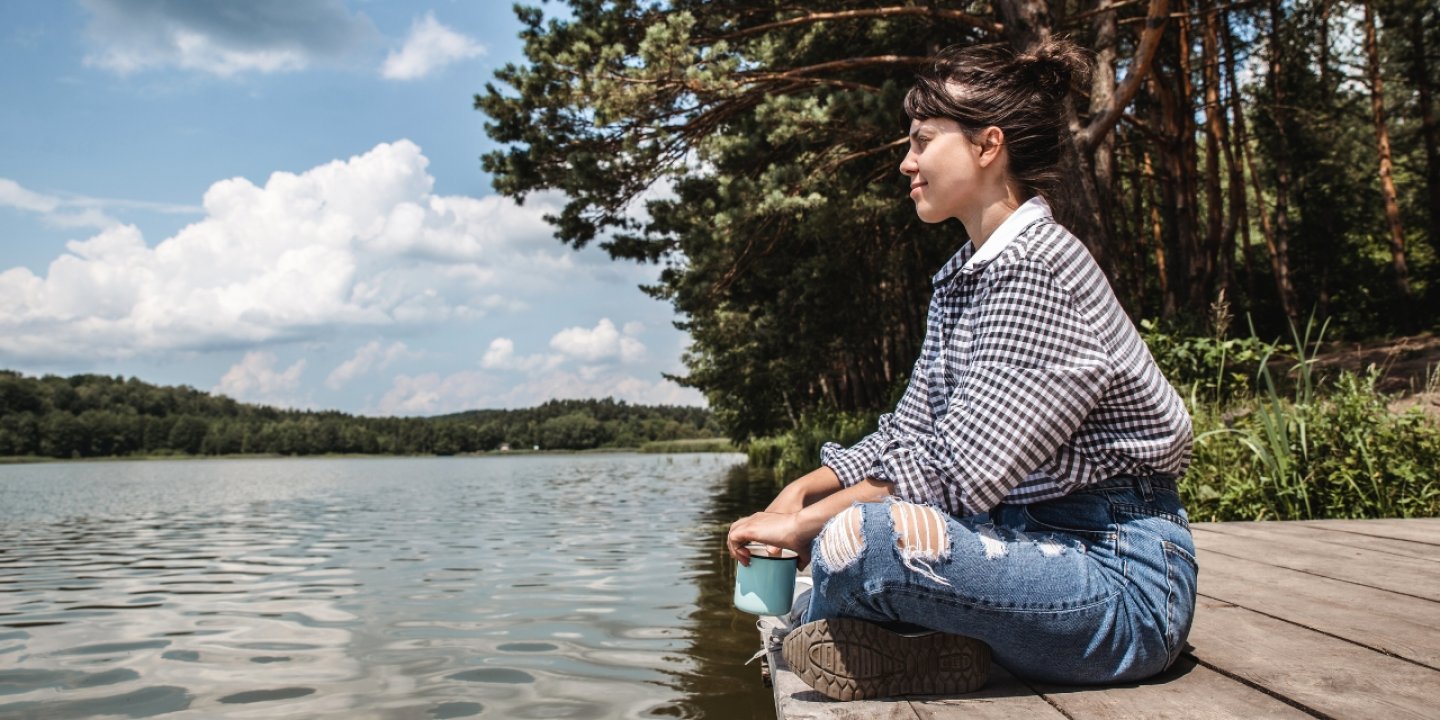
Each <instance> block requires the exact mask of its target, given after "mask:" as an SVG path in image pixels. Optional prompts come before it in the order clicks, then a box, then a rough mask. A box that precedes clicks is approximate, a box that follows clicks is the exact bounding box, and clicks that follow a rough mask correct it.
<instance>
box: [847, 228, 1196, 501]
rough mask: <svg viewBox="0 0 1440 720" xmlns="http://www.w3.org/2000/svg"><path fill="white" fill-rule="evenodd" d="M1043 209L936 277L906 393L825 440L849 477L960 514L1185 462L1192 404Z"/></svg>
mask: <svg viewBox="0 0 1440 720" xmlns="http://www.w3.org/2000/svg"><path fill="white" fill-rule="evenodd" d="M1040 207H1041V208H1042V209H1044V210H1045V212H1043V213H1040V214H1039V215H1038V216H1037V217H1038V219H1035V220H1034V221H1033V222H1029V223H1028V224H1027V225H1026V226H1025V227H1024V228H1022V229H1020V230H1019V232H1018V234H1017V235H1015V236H1014V238H1013V239H1008V242H1007V243H1006V245H1005V247H1004V248H1003V249H1002V250H1001V251H1000V253H999V254H998V256H997V257H994V258H993V259H989V261H988V262H984V261H980V260H982V258H977V261H979V262H975V263H971V264H969V265H967V264H966V261H967V260H969V259H970V257H971V256H972V255H973V254H974V249H973V247H972V246H971V245H970V244H968V243H967V244H966V245H965V247H964V248H962V249H961V250H960V252H959V253H956V255H955V256H954V257H953V258H951V259H950V261H949V262H947V263H946V264H945V267H943V268H941V270H940V272H939V273H937V274H936V275H935V278H934V285H935V293H934V296H933V297H932V298H931V301H930V310H929V317H928V319H927V321H926V333H925V342H924V345H923V347H922V348H921V352H920V359H919V360H918V361H917V362H916V363H915V369H914V371H913V372H912V373H911V376H910V385H909V386H908V387H907V388H906V390H905V395H904V397H902V398H901V400H900V404H899V405H898V406H896V408H895V411H894V412H893V413H887V414H886V415H883V416H881V418H880V424H879V428H878V430H876V432H874V433H872V434H871V435H870V436H868V437H866V438H865V439H864V440H861V441H860V442H859V443H856V444H855V445H854V446H852V447H850V448H848V449H846V448H841V447H840V446H839V445H837V444H835V443H827V444H826V445H825V447H823V448H822V449H821V462H822V463H823V464H825V465H827V466H829V467H830V468H831V469H833V470H834V471H835V473H836V474H837V475H838V476H839V477H840V481H841V483H842V484H844V485H845V486H847V487H848V486H850V485H853V484H855V483H857V482H860V481H861V480H863V479H864V478H866V477H872V478H875V479H877V480H882V481H886V482H893V483H895V494H896V495H898V496H899V497H901V498H903V499H906V500H910V501H913V502H921V503H928V504H933V505H936V506H938V507H940V508H941V509H943V510H945V511H946V512H948V513H951V514H952V515H960V516H964V515H973V514H976V513H980V512H984V511H987V510H989V509H991V508H992V507H994V506H995V505H996V504H998V503H1000V502H1001V501H1004V502H1009V503H1019V504H1023V503H1033V502H1038V501H1041V500H1048V499H1051V498H1056V497H1060V496H1062V495H1066V494H1068V493H1070V492H1073V491H1075V490H1078V489H1080V488H1083V487H1085V486H1087V485H1090V484H1093V483H1097V482H1100V481H1102V480H1106V479H1109V478H1111V477H1113V476H1115V475H1120V474H1156V473H1166V474H1174V475H1179V474H1181V473H1183V472H1184V471H1185V468H1186V466H1187V465H1188V464H1189V461H1190V441H1191V427H1190V416H1189V414H1188V413H1187V412H1186V410H1185V404H1184V402H1182V401H1181V399H1180V396H1179V395H1178V394H1177V393H1176V392H1175V390H1174V388H1172V387H1171V386H1170V383H1168V382H1166V380H1165V378H1164V377H1163V376H1162V375H1161V374H1160V370H1159V369H1158V368H1157V367H1156V366H1155V361H1154V359H1153V358H1151V356H1150V351H1149V349H1148V348H1146V347H1145V343H1144V342H1143V341H1142V340H1141V339H1140V336H1139V334H1138V333H1137V332H1136V330H1135V326H1134V325H1133V324H1132V323H1131V322H1130V318H1129V317H1128V316H1126V314H1125V311H1124V310H1123V309H1122V308H1121V307H1120V303H1119V302H1118V301H1117V300H1116V298H1115V294H1114V293H1113V292H1112V291H1111V289H1110V284H1109V282H1107V281H1106V279H1105V275H1104V274H1103V273H1102V272H1101V271H1100V268H1099V266H1097V265H1096V264H1095V261H1094V259H1093V258H1091V256H1090V253H1089V252H1088V251H1087V250H1086V249H1085V247H1084V246H1083V245H1081V244H1080V241H1079V240H1078V239H1076V237H1075V236H1074V235H1072V234H1070V232H1069V231H1067V230H1066V229H1065V228H1064V227H1062V226H1061V225H1059V224H1058V223H1056V222H1055V221H1054V220H1053V219H1051V218H1050V217H1049V212H1048V207H1047V206H1044V204H1043V202H1041V203H1040ZM1005 229H1006V228H1004V227H1003V226H1002V228H1001V230H1005ZM1012 232H1013V231H1012ZM998 233H999V231H997V234H998ZM997 240H1004V239H1002V238H997V237H993V236H992V237H991V238H990V241H989V242H995V241H997ZM987 245H988V243H987ZM985 254H986V255H989V253H985Z"/></svg>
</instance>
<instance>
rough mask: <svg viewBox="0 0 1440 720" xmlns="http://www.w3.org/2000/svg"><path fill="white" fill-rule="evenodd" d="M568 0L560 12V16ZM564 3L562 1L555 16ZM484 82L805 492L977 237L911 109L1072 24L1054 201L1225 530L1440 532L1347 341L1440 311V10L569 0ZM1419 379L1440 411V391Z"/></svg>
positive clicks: (559, 230)
mask: <svg viewBox="0 0 1440 720" xmlns="http://www.w3.org/2000/svg"><path fill="white" fill-rule="evenodd" d="M557 5H563V7H560V8H556V6H557ZM547 12H548V13H549V14H548V16H547ZM516 13H517V14H518V16H519V18H520V20H521V21H522V23H523V24H524V27H525V29H524V30H523V31H522V33H521V38H522V40H523V42H524V52H525V56H526V61H525V62H523V63H519V64H511V65H507V66H506V67H503V68H501V69H499V70H498V71H496V73H495V75H494V78H493V79H492V80H491V81H490V82H489V83H487V84H486V85H485V86H484V88H483V89H482V90H481V91H480V92H478V93H477V94H476V95H475V108H476V109H477V110H479V111H480V112H482V113H483V114H484V118H485V119H484V123H485V129H486V131H487V133H488V134H489V136H490V137H491V139H493V140H494V141H496V142H497V143H498V144H499V147H498V148H497V149H496V150H493V151H491V152H489V153H487V154H486V155H484V156H483V157H482V163H483V166H484V169H485V170H486V171H487V172H489V173H490V174H491V176H492V178H493V183H494V186H495V188H496V190H497V191H499V192H501V193H503V194H505V195H508V196H511V197H514V198H516V199H519V200H524V199H525V198H526V197H527V196H529V195H531V194H534V193H540V192H558V193H561V194H563V196H564V197H565V199H566V204H565V205H564V207H563V209H562V210H561V211H560V212H558V213H556V214H555V215H553V216H551V217H549V218H547V219H548V220H549V221H550V222H551V224H552V225H553V227H554V232H555V236H556V238H557V240H558V241H560V242H564V243H567V244H569V245H571V246H573V247H577V248H579V247H584V246H587V245H589V244H591V243H595V244H598V245H599V246H600V247H601V248H603V249H604V250H606V251H608V253H609V254H610V255H611V257H612V258H614V259H616V260H617V261H630V262H640V263H650V264H656V265H658V266H659V267H660V269H661V276H660V280H659V282H657V283H655V284H654V285H652V286H648V287H646V288H645V290H646V291H647V292H649V293H650V294H652V295H653V296H654V297H656V298H658V299H660V300H662V301H665V302H668V303H670V304H671V305H672V306H673V308H674V310H675V312H676V315H677V318H678V320H677V324H678V325H679V326H680V327H682V328H683V329H685V330H687V331H688V332H689V333H690V336H691V338H692V341H693V343H692V345H691V346H690V349H689V351H688V353H687V354H686V356H685V358H684V360H685V365H686V372H685V373H684V374H683V375H681V376H679V377H677V378H676V380H677V381H679V382H681V383H682V384H685V385H688V386H690V387H694V388H696V389H698V390H700V391H701V392H703V393H704V394H705V396H706V398H707V400H708V402H709V405H710V408H711V409H712V410H713V412H714V413H715V417H716V421H717V423H718V424H719V426H720V427H721V428H723V430H724V432H725V434H727V435H728V436H729V437H730V438H731V439H732V440H734V441H735V442H737V443H741V444H744V445H746V446H747V447H748V448H749V451H750V454H751V458H752V460H753V461H755V462H756V463H757V464H759V465H765V466H777V467H778V468H779V473H778V474H779V475H780V476H781V477H782V478H784V477H793V476H794V475H795V474H796V473H798V472H803V471H804V470H806V469H809V468H812V467H814V464H815V463H816V462H817V460H818V455H817V453H816V452H815V450H816V449H817V448H818V446H819V443H820V442H821V441H824V440H838V441H842V442H846V441H853V440H855V439H858V437H860V436H862V435H863V434H865V433H867V432H869V431H870V430H872V429H873V428H874V427H875V419H876V417H877V416H878V415H879V414H880V413H882V412H885V411H888V410H889V409H891V408H892V407H893V406H894V404H895V402H896V400H897V399H898V398H899V395H900V392H901V391H902V390H903V388H904V385H905V383H906V381H907V378H908V374H909V371H910V368H911V364H912V363H913V361H914V359H915V357H916V355H917V352H918V349H919V347H920V343H921V340H922V334H923V331H924V327H925V325H924V320H925V315H924V314H925V309H926V306H927V303H928V300H929V296H930V278H931V275H932V274H933V273H934V271H935V270H936V269H938V268H939V267H940V266H941V265H942V264H943V263H944V262H945V260H946V259H947V258H948V257H950V256H951V255H952V254H953V253H955V252H956V250H958V249H959V248H960V247H961V246H962V245H963V244H964V242H965V241H966V238H965V236H964V229H963V227H961V226H960V225H959V224H958V223H948V224H941V225H926V224H924V223H922V222H920V221H919V220H918V219H917V218H916V217H915V213H914V211H913V209H912V207H911V204H910V203H909V202H908V201H907V200H906V199H905V197H906V191H907V183H908V181H907V179H906V178H904V177H903V176H902V175H901V174H900V173H899V170H898V166H899V163H900V160H901V158H902V157H903V155H904V153H905V149H906V145H907V140H908V139H907V137H906V130H907V127H908V119H907V118H906V117H905V115H904V113H903V110H902V98H903V97H904V95H905V92H906V91H907V90H908V89H909V88H910V86H911V85H912V82H913V78H914V76H915V71H916V70H917V69H918V68H921V67H924V66H925V65H926V64H927V63H930V62H932V61H933V58H934V57H935V56H936V55H937V53H939V52H940V51H941V50H942V49H943V48H946V47H948V46H952V45H984V44H1002V45H1008V46H1010V47H1012V48H1014V49H1015V50H1017V51H1019V52H1026V51H1027V50H1028V49H1030V48H1033V47H1035V46H1036V45H1038V44H1039V43H1041V42H1044V41H1046V40H1047V39H1049V38H1054V37H1064V38H1068V39H1070V40H1071V41H1072V42H1074V43H1076V44H1078V45H1080V46H1082V47H1083V48H1085V49H1086V50H1087V51H1088V52H1089V53H1090V54H1091V55H1092V56H1093V58H1094V66H1095V72H1094V74H1093V77H1092V78H1091V79H1090V80H1089V81H1088V82H1087V83H1086V84H1084V85H1083V86H1082V85H1078V84H1077V85H1076V86H1074V87H1072V88H1071V93H1070V96H1069V98H1068V99H1067V101H1066V103H1065V107H1064V113H1065V120H1066V121H1067V126H1068V132H1067V133H1066V135H1065V137H1064V138H1062V149H1063V150H1062V151H1063V154H1064V159H1063V170H1064V177H1065V180H1064V182H1063V183H1062V185H1061V187H1060V188H1059V189H1058V190H1057V191H1055V192H1052V193H1049V194H1048V195H1047V199H1048V200H1049V201H1050V203H1051V205H1052V207H1054V208H1055V211H1056V215H1057V218H1058V219H1059V220H1060V221H1061V222H1063V223H1064V224H1065V225H1067V226H1068V227H1069V228H1071V229H1072V230H1074V231H1075V233H1076V235H1077V236H1079V237H1080V238H1081V239H1082V241H1084V242H1085V243H1086V245H1087V247H1088V248H1089V250H1090V251H1091V253H1092V254H1093V255H1094V256H1095V258H1096V259H1097V261H1098V262H1099V264H1100V265H1101V267H1102V268H1103V269H1104V270H1105V272H1106V274H1107V276H1108V277H1109V279H1110V282H1111V285H1112V286H1113V287H1114V289H1115V291H1116V293H1117V295H1118V296H1119V297H1120V298H1121V301H1122V303H1123V304H1124V305H1125V307H1126V309H1127V311H1128V312H1129V314H1130V316H1131V319H1132V320H1133V321H1134V322H1135V323H1136V325H1137V326H1139V327H1140V328H1141V329H1142V333H1143V334H1144V336H1145V339H1146V341H1147V342H1148V343H1149V344H1150V347H1151V350H1152V353H1154V354H1155V355H1156V359H1157V360H1158V361H1159V362H1160V364H1161V366H1162V368H1164V369H1165V370H1166V371H1167V376H1168V377H1169V378H1170V380H1171V382H1172V383H1173V384H1174V385H1176V387H1177V388H1178V389H1180V390H1181V392H1182V394H1183V395H1185V397H1186V398H1187V400H1188V402H1189V404H1190V410H1191V414H1192V416H1193V417H1194V419H1195V423H1196V440H1195V459H1194V463H1193V464H1192V466H1191V471H1190V473H1189V474H1188V475H1187V478H1186V482H1187V487H1186V488H1185V490H1186V493H1187V495H1188V496H1189V500H1190V502H1191V504H1192V505H1191V507H1192V508H1193V510H1194V514H1195V515H1196V516H1198V517H1201V518H1204V519H1228V518H1248V519H1259V518H1265V517H1272V518H1273V517H1277V516H1278V517H1319V516H1331V517H1360V516H1376V515H1410V514H1436V513H1440V471H1437V470H1436V468H1437V467H1440V425H1437V424H1436V422H1435V421H1434V419H1433V418H1429V417H1427V416H1425V415H1424V414H1423V412H1421V411H1419V410H1415V411H1408V410H1407V411H1397V410H1392V408H1391V401H1392V399H1393V398H1391V397H1390V396H1389V394H1388V391H1382V387H1383V386H1384V385H1385V383H1382V382H1381V379H1382V378H1381V377H1380V376H1381V374H1383V372H1384V370H1385V368H1383V367H1379V368H1373V369H1366V368H1359V369H1355V370H1351V371H1346V372H1339V373H1321V372H1315V369H1316V366H1315V363H1316V361H1317V354H1318V353H1320V352H1321V351H1322V349H1323V343H1322V340H1324V341H1330V342H1332V343H1333V342H1336V341H1344V342H1348V343H1379V342H1387V341H1394V340H1396V339H1397V338H1405V337H1430V336H1433V333H1434V331H1435V329H1436V326H1437V320H1436V318H1437V317H1440V313H1437V309H1440V122H1437V119H1436V108H1435V103H1436V99H1435V88H1436V83H1437V77H1436V67H1437V62H1436V58H1437V54H1440V4H1437V3H1435V2H1425V1H1421V0H968V1H960V2H947V3H938V2H921V1H909V0H889V1H887V0H864V1H862V0H838V1H834V2H827V3H823V4H799V3H790V2H777V1H763V0H669V1H668V2H648V1H641V0H568V1H567V2H564V3H552V4H547V5H546V6H545V7H544V8H527V7H517V8H516ZM1412 385H1414V386H1412V387H1411V388H1410V390H1411V391H1416V392H1428V393H1429V396H1430V397H1432V398H1440V394H1437V391H1440V371H1435V372H1432V373H1431V374H1430V375H1429V377H1428V378H1420V379H1419V380H1418V381H1417V382H1416V383H1413V384H1412Z"/></svg>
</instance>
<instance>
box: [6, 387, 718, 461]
mask: <svg viewBox="0 0 1440 720" xmlns="http://www.w3.org/2000/svg"><path fill="white" fill-rule="evenodd" d="M717 434H719V429H718V428H717V427H715V426H714V424H713V420H712V419H711V416H710V413H709V412H708V411H706V410H704V409H702V408H693V407H666V406H659V407H650V406H644V405H631V404H629V403H626V402H624V401H616V400H613V399H608V398H607V399H604V400H551V401H549V402H546V403H544V404H542V405H540V406H538V407H534V408H527V409H515V410H479V411H472V412H466V413H459V414H455V415H447V416H441V417H434V418H394V417H379V418H377V417H361V416H355V415H349V414H346V413H341V412H334V411H324V412H315V411H308V410H282V409H277V408H273V407H268V406H261V405H249V404H245V403H240V402H236V401H235V400H233V399H231V398H228V397H225V396H223V395H211V394H209V393H205V392H201V391H199V390H196V389H194V388H190V387H183V386H182V387H161V386H156V385H151V384H149V383H146V382H142V381H140V380H138V379H136V378H129V379H125V378H120V377H109V376H105V375H76V376H73V377H68V378H63V377H58V376H54V375H47V376H45V377H38V378H37V377H28V376H25V375H22V374H20V373H17V372H13V371H9V370H0V458H3V457H12V458H25V457H32V458H33V457H48V458H66V459H71V458H91V457H126V456H160V455H237V454H244V455H250V454H265V455H322V454H329V453H346V454H364V455H377V454H378V455H455V454H459V453H476V452H490V451H495V450H499V449H500V448H501V447H502V446H508V447H510V448H514V449H515V450H534V449H543V450H589V449H594V448H601V447H625V448H634V447H639V446H642V445H644V444H645V443H650V442H657V441H669V440H685V439H697V438H713V437H715V436H716V435H717Z"/></svg>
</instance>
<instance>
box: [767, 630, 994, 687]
mask: <svg viewBox="0 0 1440 720" xmlns="http://www.w3.org/2000/svg"><path fill="white" fill-rule="evenodd" d="M781 653H782V655H783V656H784V658H785V662H786V664H788V665H789V666H790V669H791V671H793V672H794V673H795V674H796V675H798V676H799V677H800V679H801V680H804V681H805V683H806V684H807V685H809V686H810V687H812V688H814V689H815V690H817V691H819V692H820V693H821V694H822V695H825V696H827V697H830V698H834V699H836V700H863V699H866V698H876V697H889V696H895V695H958V694H960V693H968V692H973V691H975V690H978V689H980V687H981V686H983V685H984V684H985V681H986V680H988V679H989V678H990V646H989V645H986V644H985V643H983V642H981V641H979V640H976V639H974V638H968V637H965V636H963V635H947V634H945V633H939V632H927V633H923V634H918V635H902V634H900V633H896V632H892V631H890V630H886V629H885V628H883V627H880V626H879V625H876V624H874V623H868V622H865V621H863V620H853V619H850V618H835V619H833V620H817V621H815V622H812V623H807V624H805V625H801V626H800V627H798V628H795V629H794V630H792V631H791V632H790V633H789V634H788V635H786V636H785V645H784V647H783V648H782V650H781Z"/></svg>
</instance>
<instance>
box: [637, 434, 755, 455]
mask: <svg viewBox="0 0 1440 720" xmlns="http://www.w3.org/2000/svg"><path fill="white" fill-rule="evenodd" d="M639 451H640V452H642V453H657V454H671V453H733V452H738V449H737V448H736V447H735V445H734V443H731V442H730V439H729V438H701V439H697V440H656V441H655V442H647V443H645V444H644V445H641V446H640V447H639Z"/></svg>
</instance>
